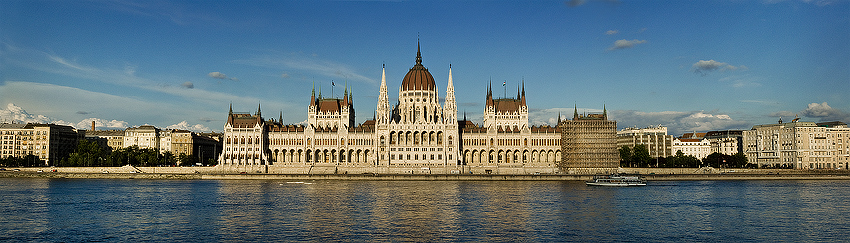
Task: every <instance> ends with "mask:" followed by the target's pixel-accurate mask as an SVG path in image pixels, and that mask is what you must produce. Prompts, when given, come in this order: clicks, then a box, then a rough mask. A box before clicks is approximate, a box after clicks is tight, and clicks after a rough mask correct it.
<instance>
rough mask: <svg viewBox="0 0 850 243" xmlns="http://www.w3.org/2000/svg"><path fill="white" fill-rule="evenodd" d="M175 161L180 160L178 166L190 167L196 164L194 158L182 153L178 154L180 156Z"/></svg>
mask: <svg viewBox="0 0 850 243" xmlns="http://www.w3.org/2000/svg"><path fill="white" fill-rule="evenodd" d="M177 159H178V160H180V166H192V165H194V164H195V163H197V159H196V158H195V156H189V155H186V154H184V153H180V155H178V156H177Z"/></svg>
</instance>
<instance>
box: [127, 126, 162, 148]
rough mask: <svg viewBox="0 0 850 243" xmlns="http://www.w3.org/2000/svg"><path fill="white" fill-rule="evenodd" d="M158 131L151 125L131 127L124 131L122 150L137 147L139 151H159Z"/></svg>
mask: <svg viewBox="0 0 850 243" xmlns="http://www.w3.org/2000/svg"><path fill="white" fill-rule="evenodd" d="M159 132H160V130H159V128H156V127H154V126H151V125H143V126H138V127H131V128H127V129H125V130H124V143H123V144H122V146H124V148H128V147H132V146H137V147H139V148H140V149H146V148H151V149H156V150H157V151H160V146H159V143H160V133H159Z"/></svg>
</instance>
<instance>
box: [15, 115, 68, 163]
mask: <svg viewBox="0 0 850 243" xmlns="http://www.w3.org/2000/svg"><path fill="white" fill-rule="evenodd" d="M80 138H81V137H80V136H79V134H78V133H77V130H76V129H74V128H73V127H70V126H63V125H55V124H33V123H28V124H0V145H2V148H0V156H2V157H3V158H6V157H25V156H27V155H35V156H37V157H38V158H39V159H41V160H43V161H45V166H50V165H55V164H56V163H58V162H59V160H61V159H63V158H67V157H68V155H70V154H71V152H73V151H74V149H76V148H77V141H78V140H79V139H80Z"/></svg>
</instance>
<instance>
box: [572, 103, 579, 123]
mask: <svg viewBox="0 0 850 243" xmlns="http://www.w3.org/2000/svg"><path fill="white" fill-rule="evenodd" d="M575 120H578V105H575V110H574V111H573V121H575Z"/></svg>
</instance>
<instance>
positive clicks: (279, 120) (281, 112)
mask: <svg viewBox="0 0 850 243" xmlns="http://www.w3.org/2000/svg"><path fill="white" fill-rule="evenodd" d="M277 121H278V122H280V125H283V111H280V117H279V118H278V119H277Z"/></svg>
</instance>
